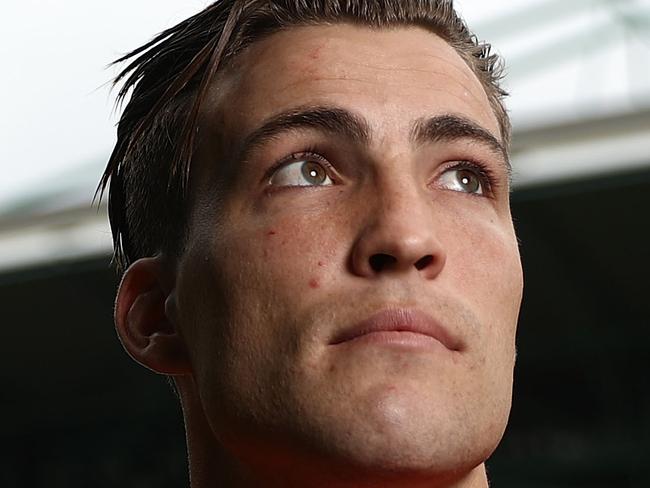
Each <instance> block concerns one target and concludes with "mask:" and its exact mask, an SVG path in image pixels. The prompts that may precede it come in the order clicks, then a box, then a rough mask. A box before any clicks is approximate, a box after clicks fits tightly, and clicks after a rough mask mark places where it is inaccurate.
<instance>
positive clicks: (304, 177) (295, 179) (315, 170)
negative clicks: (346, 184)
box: [269, 154, 334, 186]
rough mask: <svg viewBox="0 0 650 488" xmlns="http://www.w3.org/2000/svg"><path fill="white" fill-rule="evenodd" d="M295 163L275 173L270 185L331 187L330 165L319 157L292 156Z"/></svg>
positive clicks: (286, 165) (280, 168) (283, 165)
mask: <svg viewBox="0 0 650 488" xmlns="http://www.w3.org/2000/svg"><path fill="white" fill-rule="evenodd" d="M291 159H292V160H293V162H289V163H285V164H282V165H281V166H280V167H279V168H278V169H277V170H275V171H274V172H273V174H272V175H271V177H270V179H269V184H270V185H274V186H329V185H333V184H334V182H333V181H332V179H331V178H330V176H329V172H328V169H329V164H328V163H326V162H325V161H322V160H321V158H320V157H318V156H317V155H304V154H303V155H297V156H292V157H291Z"/></svg>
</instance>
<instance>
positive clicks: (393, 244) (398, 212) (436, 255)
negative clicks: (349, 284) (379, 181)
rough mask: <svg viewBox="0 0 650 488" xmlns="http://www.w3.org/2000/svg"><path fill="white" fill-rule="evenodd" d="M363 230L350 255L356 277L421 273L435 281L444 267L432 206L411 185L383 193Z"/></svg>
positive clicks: (442, 252)
mask: <svg viewBox="0 0 650 488" xmlns="http://www.w3.org/2000/svg"><path fill="white" fill-rule="evenodd" d="M374 201H375V204H374V205H371V206H370V207H371V208H369V209H368V213H369V214H370V215H368V216H367V218H366V220H365V225H364V226H363V227H362V228H361V229H360V231H359V234H358V237H357V239H356V241H355V242H354V247H353V249H352V255H351V266H352V271H353V273H354V274H356V275H357V276H362V277H379V276H382V275H386V274H389V273H405V272H406V273H418V274H419V275H420V276H421V277H422V278H424V279H433V278H435V277H436V276H438V275H439V274H440V272H441V271H442V270H443V268H444V266H445V261H446V253H445V251H444V249H443V246H442V244H441V242H440V241H439V240H438V235H437V231H438V230H439V229H438V228H437V227H436V222H435V217H434V215H433V204H432V203H431V201H430V200H428V199H427V197H426V195H422V194H421V193H420V192H419V191H418V190H417V189H416V188H415V187H414V186H413V185H412V184H411V185H406V186H402V187H401V189H399V188H396V189H394V190H390V191H382V192H381V196H377V197H376V200H374Z"/></svg>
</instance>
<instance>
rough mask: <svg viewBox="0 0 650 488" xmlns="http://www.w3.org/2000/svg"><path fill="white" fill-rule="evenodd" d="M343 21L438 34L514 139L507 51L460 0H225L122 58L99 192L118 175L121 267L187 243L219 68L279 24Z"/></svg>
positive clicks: (112, 214) (115, 211)
mask: <svg viewBox="0 0 650 488" xmlns="http://www.w3.org/2000/svg"><path fill="white" fill-rule="evenodd" d="M342 22H348V23H351V24H355V25H364V26H369V27H372V28H390V27H397V26H403V25H404V26H410V25H416V26H421V27H423V28H425V29H428V30H430V31H432V32H434V33H435V34H437V35H439V36H440V37H441V38H442V39H444V40H445V41H446V42H447V43H448V44H449V45H451V46H452V47H453V48H454V49H455V50H456V52H457V53H458V54H459V55H460V56H461V58H462V59H463V60H464V61H465V62H466V63H467V65H468V66H469V67H470V68H471V69H472V71H473V72H474V73H475V75H476V76H477V77H478V79H479V81H480V82H481V84H482V86H483V89H484V90H485V92H486V94H487V97H488V100H489V102H490V104H491V106H492V109H493V111H494V113H495V115H496V118H497V120H498V123H499V129H500V132H501V134H500V135H501V138H502V140H503V143H504V145H505V146H506V147H507V146H508V144H509V141H510V130H511V129H510V121H509V118H508V115H507V113H506V110H505V108H504V105H503V98H504V97H505V96H506V93H505V91H504V90H503V89H502V88H501V87H500V80H501V77H502V72H503V66H502V62H501V59H500V58H499V57H498V56H497V55H495V54H493V53H491V50H490V45H489V44H485V43H481V42H479V41H478V39H477V38H476V36H475V35H474V34H472V33H471V32H470V30H469V29H468V27H467V25H466V24H465V23H464V21H463V20H462V19H461V18H460V17H459V16H458V15H457V13H456V12H455V10H454V7H453V0H219V1H216V2H214V3H213V4H211V5H210V6H208V7H207V8H205V9H204V10H203V11H201V12H200V13H198V14H196V15H194V16H192V17H190V18H188V19H186V20H184V21H182V22H180V23H179V24H177V25H176V26H174V27H172V28H170V29H167V30H165V31H163V32H161V33H160V34H158V35H157V36H156V37H154V38H153V39H152V40H151V41H150V42H148V43H147V44H145V45H143V46H141V47H139V48H137V49H135V50H134V51H132V52H130V53H129V54H127V55H125V56H123V57H121V58H120V59H118V60H116V61H115V63H121V62H123V61H127V60H129V61H130V63H129V64H128V65H127V66H126V68H124V70H123V71H121V72H120V74H119V75H118V76H117V77H116V79H115V81H114V83H115V84H118V83H120V82H122V81H124V85H123V86H122V88H121V89H120V91H119V93H118V96H117V103H118V104H121V103H123V102H124V101H125V100H126V98H127V95H128V94H129V93H130V94H131V96H130V99H129V101H128V103H127V104H126V107H125V108H124V111H123V113H122V116H121V118H120V121H119V124H118V129H117V143H116V144H115V148H114V149H113V152H112V154H111V156H110V159H109V161H108V165H107V167H106V170H105V171H104V174H103V176H102V179H101V181H100V183H99V187H98V191H99V192H100V193H101V194H103V192H104V191H105V190H106V187H107V186H108V185H109V181H110V189H109V194H108V209H109V218H110V223H111V229H112V232H113V245H114V262H115V263H116V265H117V268H118V271H119V272H120V273H121V272H123V271H124V270H125V269H126V268H127V267H128V266H129V265H130V264H131V263H132V262H134V261H135V260H137V259H139V258H141V257H146V256H153V255H155V254H156V253H159V252H164V253H167V254H169V255H174V256H177V255H179V254H180V253H181V252H182V249H183V247H184V240H185V236H186V221H187V219H186V212H187V203H186V202H187V198H186V197H187V195H186V191H187V185H188V178H189V170H190V163H191V160H192V154H193V150H194V143H195V133H196V126H197V119H198V112H199V108H200V106H201V103H202V102H203V99H204V98H205V94H206V91H207V88H208V84H209V83H210V82H211V81H212V80H213V79H214V75H215V74H216V73H217V72H218V71H220V70H223V69H224V68H225V67H226V66H227V65H228V63H229V61H230V60H231V59H232V58H233V57H234V56H236V55H237V54H238V53H240V52H241V51H242V50H243V49H244V48H246V46H248V45H250V44H251V43H253V42H255V41H257V40H260V39H262V38H264V37H265V36H268V35H270V34H272V33H274V32H278V31H280V30H283V29H287V28H290V27H295V26H304V25H323V24H336V23H342Z"/></svg>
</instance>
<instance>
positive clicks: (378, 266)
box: [369, 254, 397, 273]
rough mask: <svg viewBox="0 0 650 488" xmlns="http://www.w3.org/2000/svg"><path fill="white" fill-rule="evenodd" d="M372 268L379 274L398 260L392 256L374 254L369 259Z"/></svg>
mask: <svg viewBox="0 0 650 488" xmlns="http://www.w3.org/2000/svg"><path fill="white" fill-rule="evenodd" d="M369 262H370V267H371V268H372V270H373V271H374V272H375V273H377V272H379V271H382V270H384V269H386V268H388V267H390V266H392V265H394V264H395V263H396V262H397V259H396V258H395V257H393V256H391V255H390V254H373V255H372V256H370V259H369Z"/></svg>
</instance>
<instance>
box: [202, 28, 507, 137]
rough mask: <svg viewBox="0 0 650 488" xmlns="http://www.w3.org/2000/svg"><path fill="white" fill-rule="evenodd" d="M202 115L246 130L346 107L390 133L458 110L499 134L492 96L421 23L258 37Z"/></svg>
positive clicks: (213, 92) (222, 81)
mask: <svg viewBox="0 0 650 488" xmlns="http://www.w3.org/2000/svg"><path fill="white" fill-rule="evenodd" d="M207 102H208V103H206V104H204V107H203V109H202V119H204V120H205V117H206V116H207V117H208V120H210V119H212V120H214V117H215V116H216V115H217V114H216V112H221V114H220V115H221V116H222V117H223V119H222V117H218V119H219V120H221V122H222V123H224V124H225V126H226V127H225V128H230V129H232V130H235V131H237V132H242V133H245V132H248V131H250V130H253V129H254V128H255V125H256V123H258V122H259V121H261V120H264V119H266V118H268V117H270V116H272V115H274V114H276V113H279V112H282V111H286V110H290V109H291V108H292V107H297V106H309V105H327V106H341V107H343V108H346V109H349V110H352V111H355V112H357V113H360V114H362V115H363V116H364V117H366V118H367V119H368V120H370V121H371V123H373V124H374V125H375V127H374V128H376V129H378V131H379V132H380V131H381V130H382V129H386V131H388V132H391V133H397V132H400V131H407V127H409V126H410V123H412V121H413V120H416V119H418V118H423V117H431V116H435V115H439V114H458V115H461V116H463V117H465V118H468V119H470V120H473V121H475V122H476V123H478V124H479V125H481V126H483V127H485V128H486V129H487V130H488V131H490V132H491V133H492V134H493V135H495V136H497V137H498V136H499V129H498V123H497V120H496V117H495V115H494V112H493V111H492V109H491V106H490V103H489V101H488V98H487V95H486V93H485V91H484V89H483V87H482V85H481V83H480V82H479V80H478V79H477V77H476V75H475V74H474V73H473V72H472V70H471V69H470V68H469V67H468V66H467V64H466V63H465V61H463V59H462V58H461V57H460V56H459V55H458V53H457V52H456V51H455V50H454V49H453V48H452V47H451V46H450V45H449V44H447V43H446V42H445V41H444V40H443V39H441V38H440V37H439V36H437V35H436V34H434V33H432V32H430V31H427V30H425V29H423V28H420V27H396V28H391V29H371V28H369V27H363V26H355V25H350V24H338V25H328V26H304V27H292V28H289V29H286V30H284V31H280V32H278V33H275V34H272V35H270V36H268V37H267V38H264V39H262V40H260V41H257V42H254V43H253V44H252V45H250V46H249V47H248V48H246V49H245V50H244V51H243V52H242V53H240V54H239V55H238V56H237V57H236V59H235V61H234V63H233V64H232V65H231V66H230V67H229V68H228V69H227V70H226V71H225V72H224V73H222V74H221V75H220V76H219V80H218V82H217V83H213V84H212V88H211V91H210V92H209V94H208V98H207Z"/></svg>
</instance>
